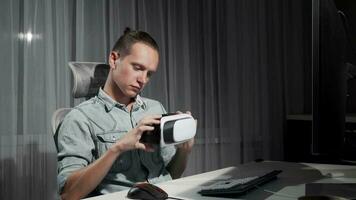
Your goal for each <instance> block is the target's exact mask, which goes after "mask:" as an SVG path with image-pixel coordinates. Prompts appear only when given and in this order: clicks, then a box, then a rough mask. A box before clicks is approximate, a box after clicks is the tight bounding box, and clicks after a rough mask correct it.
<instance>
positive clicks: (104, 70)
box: [69, 62, 110, 98]
mask: <svg viewBox="0 0 356 200" xmlns="http://www.w3.org/2000/svg"><path fill="white" fill-rule="evenodd" d="M69 67H70V69H71V71H72V73H73V77H74V85H73V90H72V95H73V97H74V98H81V97H86V98H90V97H92V96H95V95H96V94H97V93H98V91H99V88H100V87H102V86H104V84H105V81H106V79H107V77H108V74H109V70H110V66H109V65H107V64H104V63H97V62H69Z"/></svg>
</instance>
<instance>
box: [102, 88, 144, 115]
mask: <svg viewBox="0 0 356 200" xmlns="http://www.w3.org/2000/svg"><path fill="white" fill-rule="evenodd" d="M98 98H99V99H101V100H102V101H103V103H104V104H105V108H106V110H107V111H108V112H110V111H111V110H112V109H113V108H114V107H115V106H116V107H118V108H121V109H125V107H126V106H125V104H122V103H119V102H117V101H115V100H114V99H112V98H111V96H110V95H108V94H107V93H106V92H105V91H104V90H103V89H101V88H100V89H99V92H98ZM139 108H142V109H144V110H145V109H146V103H145V102H144V101H143V99H142V97H141V96H140V95H137V96H136V97H135V103H134V104H133V107H132V109H133V111H136V110H137V109H139Z"/></svg>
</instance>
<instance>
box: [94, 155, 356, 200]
mask: <svg viewBox="0 0 356 200" xmlns="http://www.w3.org/2000/svg"><path fill="white" fill-rule="evenodd" d="M275 169H281V170H283V172H282V173H281V174H279V175H278V179H277V180H275V181H272V182H270V183H267V184H265V185H262V186H261V187H260V188H259V189H256V190H254V191H251V192H250V193H248V194H246V195H244V196H240V197H239V198H240V199H277V200H278V199H297V198H298V197H300V196H303V195H305V188H306V186H305V185H306V183H356V166H349V165H327V164H310V163H289V162H277V161H265V162H260V163H248V164H243V165H239V166H236V167H227V168H223V169H220V170H216V171H211V172H207V173H202V174H198V175H193V176H188V177H184V178H180V179H176V180H172V181H168V182H164V183H160V184H157V185H158V186H159V187H161V188H162V189H163V190H165V191H166V192H167V193H168V194H169V196H172V197H178V198H182V199H185V200H191V199H208V200H210V199H211V200H212V199H220V200H227V198H216V197H204V196H201V195H200V194H198V193H197V192H198V191H199V190H200V189H201V187H202V186H203V185H209V184H211V183H213V181H214V180H219V179H227V178H230V177H238V176H241V175H248V174H249V173H252V174H253V173H254V172H256V171H260V170H275ZM328 173H331V174H334V175H337V176H338V177H333V178H330V177H328V176H326V175H327V174H328ZM127 191H128V190H124V191H120V192H115V193H111V194H107V195H101V196H97V197H93V198H88V200H89V199H90V200H117V199H128V198H127V197H126V194H127Z"/></svg>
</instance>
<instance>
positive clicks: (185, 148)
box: [176, 111, 194, 154]
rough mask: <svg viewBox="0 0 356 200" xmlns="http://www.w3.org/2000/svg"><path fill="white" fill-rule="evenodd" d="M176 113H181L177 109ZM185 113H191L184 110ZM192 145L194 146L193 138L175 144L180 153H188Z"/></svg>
mask: <svg viewBox="0 0 356 200" xmlns="http://www.w3.org/2000/svg"><path fill="white" fill-rule="evenodd" d="M177 113H179V114H182V112H181V111H177ZM185 114H188V115H192V113H191V112H190V111H187V112H185ZM193 146H194V138H192V139H190V140H188V141H186V142H184V143H181V144H178V145H176V147H177V148H178V150H179V151H181V153H187V154H189V153H190V152H191V151H192V148H193Z"/></svg>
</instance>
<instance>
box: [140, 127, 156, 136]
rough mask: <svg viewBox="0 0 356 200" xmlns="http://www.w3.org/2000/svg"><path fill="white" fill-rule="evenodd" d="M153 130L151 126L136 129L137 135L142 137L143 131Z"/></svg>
mask: <svg viewBox="0 0 356 200" xmlns="http://www.w3.org/2000/svg"><path fill="white" fill-rule="evenodd" d="M154 129H155V128H154V127H153V126H139V127H137V130H138V131H137V134H138V135H142V133H143V132H145V131H153V130H154Z"/></svg>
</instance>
